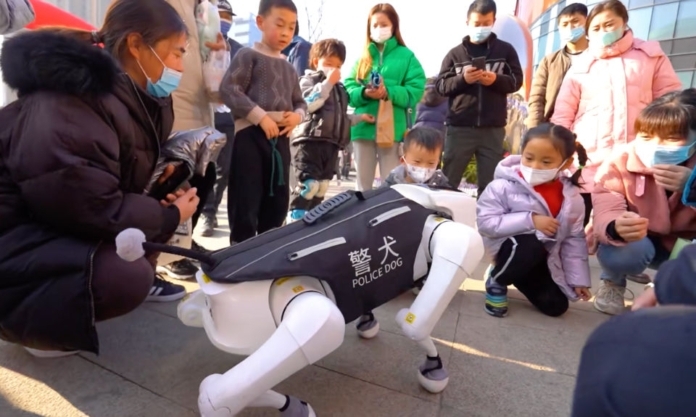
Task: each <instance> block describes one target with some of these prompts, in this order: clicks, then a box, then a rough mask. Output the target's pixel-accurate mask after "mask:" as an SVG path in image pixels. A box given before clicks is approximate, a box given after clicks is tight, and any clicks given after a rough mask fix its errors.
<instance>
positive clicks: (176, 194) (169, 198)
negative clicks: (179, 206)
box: [160, 188, 186, 207]
mask: <svg viewBox="0 0 696 417" xmlns="http://www.w3.org/2000/svg"><path fill="white" fill-rule="evenodd" d="M184 194H186V190H183V189H181V188H179V189H178V190H176V191H174V194H167V197H166V198H165V199H164V200H162V201H160V204H162V206H163V207H169V206H171V205H172V203H174V202H175V201H176V199H177V198H179V197H181V196H182V195H184Z"/></svg>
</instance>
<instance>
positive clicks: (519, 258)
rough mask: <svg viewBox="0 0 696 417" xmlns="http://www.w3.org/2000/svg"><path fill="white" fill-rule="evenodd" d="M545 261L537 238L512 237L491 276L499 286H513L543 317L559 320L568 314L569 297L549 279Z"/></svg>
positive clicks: (499, 253)
mask: <svg viewBox="0 0 696 417" xmlns="http://www.w3.org/2000/svg"><path fill="white" fill-rule="evenodd" d="M547 258H548V253H547V251H546V248H544V245H543V244H542V243H541V242H540V241H539V239H537V238H536V236H534V235H530V234H527V235H517V236H513V237H510V238H508V239H507V240H505V242H504V243H503V245H502V246H501V247H500V251H498V254H497V255H496V258H495V266H494V268H493V270H492V272H491V276H492V277H494V279H495V281H496V282H497V283H498V284H500V285H505V286H507V285H514V286H515V287H516V288H517V289H518V290H519V291H520V292H521V293H522V294H524V296H525V297H527V299H528V300H529V302H530V303H532V305H533V306H534V307H536V308H537V309H539V311H541V312H542V313H544V314H546V315H547V316H552V317H558V316H560V315H562V314H563V313H565V312H566V311H567V310H568V297H566V296H565V294H563V292H562V291H561V289H560V288H558V285H556V283H555V282H554V281H553V278H551V272H550V271H549V267H548V264H547Z"/></svg>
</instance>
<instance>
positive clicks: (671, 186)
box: [652, 164, 691, 193]
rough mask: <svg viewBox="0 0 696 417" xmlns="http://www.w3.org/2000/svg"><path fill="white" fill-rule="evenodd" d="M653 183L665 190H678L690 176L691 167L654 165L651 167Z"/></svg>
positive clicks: (681, 188) (680, 189)
mask: <svg viewBox="0 0 696 417" xmlns="http://www.w3.org/2000/svg"><path fill="white" fill-rule="evenodd" d="M652 173H653V178H655V183H657V185H659V186H661V187H662V188H664V189H665V190H667V191H672V192H675V193H676V192H679V191H682V190H683V189H684V186H685V185H686V181H688V180H689V177H690V176H691V169H690V168H687V167H683V166H681V165H666V164H660V165H654V166H653V167H652Z"/></svg>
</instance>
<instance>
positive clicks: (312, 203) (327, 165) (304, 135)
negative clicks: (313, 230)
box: [288, 39, 375, 222]
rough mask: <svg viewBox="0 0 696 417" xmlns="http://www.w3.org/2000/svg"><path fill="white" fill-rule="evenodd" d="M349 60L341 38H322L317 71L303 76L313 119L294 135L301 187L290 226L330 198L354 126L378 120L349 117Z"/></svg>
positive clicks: (314, 58)
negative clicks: (345, 74) (344, 72)
mask: <svg viewBox="0 0 696 417" xmlns="http://www.w3.org/2000/svg"><path fill="white" fill-rule="evenodd" d="M345 60H346V47H345V45H344V44H343V42H341V41H339V40H337V39H324V40H321V41H319V42H317V43H315V44H314V45H312V49H310V51H309V65H310V68H311V69H309V70H307V71H306V72H305V75H303V76H302V78H300V88H301V89H302V95H303V96H304V97H305V101H306V102H307V116H306V117H305V119H304V121H303V122H302V123H300V125H299V126H297V128H296V129H295V130H294V131H293V133H292V135H291V140H292V145H293V146H296V147H297V151H296V152H295V158H294V166H295V172H296V174H297V186H296V187H295V189H294V190H293V192H292V201H291V202H290V213H289V214H288V222H291V221H295V220H299V219H301V218H302V217H303V216H304V215H305V213H306V212H307V210H311V209H313V208H314V207H316V206H318V205H319V204H321V202H322V201H323V200H324V195H325V194H326V191H327V190H328V188H329V181H330V180H331V178H333V176H334V172H335V171H336V166H337V163H338V151H339V150H342V149H343V148H345V146H346V145H347V144H348V143H349V142H350V127H351V125H355V124H357V123H359V122H366V123H374V122H375V118H374V116H372V115H370V114H352V115H349V114H348V94H347V93H346V90H345V88H344V87H343V84H341V82H340V80H341V67H342V66H343V62H344V61H345ZM339 178H340V177H339Z"/></svg>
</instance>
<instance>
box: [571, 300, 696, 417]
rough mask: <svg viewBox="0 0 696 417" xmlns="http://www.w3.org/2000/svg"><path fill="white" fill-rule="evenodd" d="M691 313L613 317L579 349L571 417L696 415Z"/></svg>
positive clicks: (681, 309)
mask: <svg viewBox="0 0 696 417" xmlns="http://www.w3.org/2000/svg"><path fill="white" fill-rule="evenodd" d="M694 346H696V308H695V307H686V306H665V307H656V308H651V309H646V310H640V311H637V312H635V313H627V314H623V315H620V316H616V317H614V318H612V319H610V320H609V321H607V322H605V323H603V324H602V325H601V326H599V327H598V328H597V329H596V330H595V331H594V332H593V333H592V335H590V337H589V339H588V340H587V342H586V343H585V347H584V348H583V350H582V356H581V358H580V368H579V370H578V377H577V383H576V386H575V396H574V399H573V411H572V417H655V416H670V417H692V416H696V396H694V392H696V377H694V376H695V375H696V349H694Z"/></svg>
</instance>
